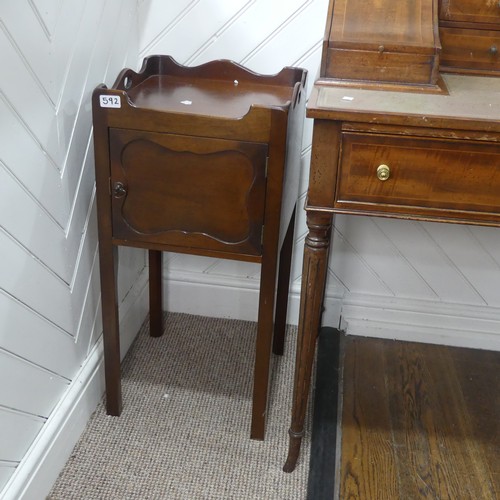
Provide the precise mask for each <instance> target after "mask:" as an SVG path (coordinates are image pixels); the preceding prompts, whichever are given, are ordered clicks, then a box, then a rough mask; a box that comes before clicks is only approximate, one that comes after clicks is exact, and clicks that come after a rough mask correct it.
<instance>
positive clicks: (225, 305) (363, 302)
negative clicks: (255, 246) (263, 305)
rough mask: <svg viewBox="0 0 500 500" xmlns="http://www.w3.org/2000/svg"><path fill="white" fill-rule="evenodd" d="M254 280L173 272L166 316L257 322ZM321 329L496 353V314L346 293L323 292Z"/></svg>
mask: <svg viewBox="0 0 500 500" xmlns="http://www.w3.org/2000/svg"><path fill="white" fill-rule="evenodd" d="M258 287H259V283H258V280H256V279H245V278H233V277H222V276H214V275H209V274H203V273H189V272H185V271H183V272H171V273H168V274H167V276H166V278H165V280H164V304H165V308H166V309H167V310H169V311H176V312H185V313H189V314H199V315H203V316H218V317H227V318H235V319H242V320H247V321H256V319H257V308H258ZM299 302H300V286H299V284H298V283H294V284H292V286H291V288H290V298H289V302H288V316H287V318H288V319H287V321H288V323H289V324H295V325H296V324H297V323H298V316H299ZM322 323H323V325H326V326H333V327H338V326H339V324H340V327H341V328H342V329H343V330H345V331H346V334H348V335H361V336H367V337H379V338H389V339H397V340H404V341H413V342H424V343H431V344H442V345H450V346H459V347H471V348H478V349H490V350H500V308H497V307H490V306H479V305H463V304H452V303H444V302H439V301H436V302H433V301H428V300H422V299H400V298H396V297H384V296H376V295H364V294H355V293H350V292H346V293H343V290H341V289H339V288H335V287H327V290H326V295H325V301H324V311H323V318H322Z"/></svg>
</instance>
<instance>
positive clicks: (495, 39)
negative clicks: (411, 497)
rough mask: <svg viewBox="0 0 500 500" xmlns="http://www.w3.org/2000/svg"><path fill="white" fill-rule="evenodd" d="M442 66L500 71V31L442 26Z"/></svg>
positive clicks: (440, 32) (440, 31)
mask: <svg viewBox="0 0 500 500" xmlns="http://www.w3.org/2000/svg"><path fill="white" fill-rule="evenodd" d="M439 34H440V36H441V43H442V46H443V49H442V52H441V66H444V67H451V68H461V69H471V70H486V71H500V54H499V51H500V31H488V30H469V29H458V28H441V29H440V30H439Z"/></svg>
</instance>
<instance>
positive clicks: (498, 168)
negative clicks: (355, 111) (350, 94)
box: [335, 132, 500, 219]
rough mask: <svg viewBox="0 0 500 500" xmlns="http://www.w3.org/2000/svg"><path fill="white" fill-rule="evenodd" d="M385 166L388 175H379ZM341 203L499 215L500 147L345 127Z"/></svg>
mask: <svg viewBox="0 0 500 500" xmlns="http://www.w3.org/2000/svg"><path fill="white" fill-rule="evenodd" d="M381 165H386V166H387V168H388V172H385V173H388V179H387V180H380V179H379V178H378V177H377V170H379V173H380V175H381V174H384V172H383V171H385V170H386V169H385V168H384V167H381V168H380V169H379V167H380V166H381ZM381 176H382V177H383V175H381ZM335 207H336V208H337V209H339V208H340V209H345V211H352V212H359V211H366V210H370V211H371V212H373V211H376V212H377V211H378V212H381V213H383V212H387V213H393V214H399V215H401V214H404V213H410V212H412V213H414V214H415V213H416V214H420V215H428V216H429V218H431V219H432V218H434V219H440V218H456V219H475V218H477V215H475V214H477V213H478V212H480V213H483V214H484V213H489V214H493V216H492V218H495V217H496V218H498V215H499V214H500V146H499V145H495V144H491V143H479V142H478V141H462V140H444V139H443V140H441V139H433V138H429V139H428V138H418V137H402V136H390V135H375V134H361V133H359V134H358V133H350V132H349V133H347V132H344V133H343V134H342V145H341V153H340V169H339V176H338V179H337V190H336V200H335ZM339 211H342V210H339Z"/></svg>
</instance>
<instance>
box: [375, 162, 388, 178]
mask: <svg viewBox="0 0 500 500" xmlns="http://www.w3.org/2000/svg"><path fill="white" fill-rule="evenodd" d="M390 176H391V169H390V168H389V167H388V166H387V165H384V164H382V165H379V166H378V168H377V178H378V179H379V180H380V181H386V180H387V179H388V178H389V177H390Z"/></svg>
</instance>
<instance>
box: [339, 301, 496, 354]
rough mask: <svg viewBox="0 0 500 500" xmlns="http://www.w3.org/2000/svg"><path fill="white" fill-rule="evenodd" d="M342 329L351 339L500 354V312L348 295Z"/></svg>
mask: <svg viewBox="0 0 500 500" xmlns="http://www.w3.org/2000/svg"><path fill="white" fill-rule="evenodd" d="M341 316H342V320H341V328H342V329H344V330H345V331H346V333H347V334H349V335H362V336H367V337H378V338H389V339H396V340H406V341H412V342H424V343H428V344H441V345H449V346H457V347H470V348H475V349H488V350H492V351H500V308H498V307H491V306H480V305H464V304H449V303H443V302H439V301H436V302H433V301H428V300H418V299H400V298H396V297H389V298H388V297H379V296H373V295H362V294H346V296H345V297H344V299H343V303H342V311H341Z"/></svg>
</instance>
